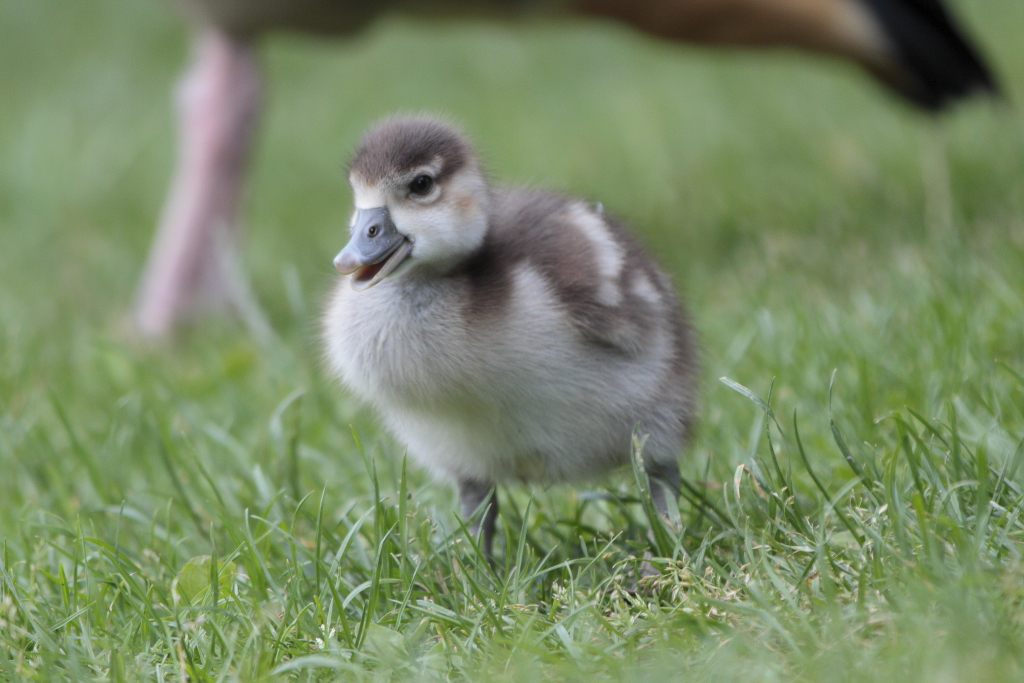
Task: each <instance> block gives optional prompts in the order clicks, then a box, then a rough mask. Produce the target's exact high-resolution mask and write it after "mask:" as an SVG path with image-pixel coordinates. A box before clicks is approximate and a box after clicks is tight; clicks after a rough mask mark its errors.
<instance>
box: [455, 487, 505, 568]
mask: <svg viewBox="0 0 1024 683" xmlns="http://www.w3.org/2000/svg"><path fill="white" fill-rule="evenodd" d="M483 505H486V506H487V509H485V510H484V511H483V512H482V513H481V514H478V515H477V516H476V517H475V518H474V517H473V515H474V513H476V512H477V511H478V510H479V509H480V508H481V506H483ZM459 506H460V508H461V510H462V518H463V519H465V520H469V519H472V520H473V521H472V523H471V524H470V525H469V531H470V533H472V534H473V535H474V536H475V535H476V534H477V533H480V532H481V529H482V534H481V543H482V544H483V551H484V556H485V557H486V558H487V559H488V561H489V560H490V559H491V558H492V557H493V553H492V551H493V547H494V528H495V523H496V522H497V519H498V490H497V489H496V488H495V486H494V484H492V483H491V482H488V481H478V480H475V479H462V480H460V481H459Z"/></svg>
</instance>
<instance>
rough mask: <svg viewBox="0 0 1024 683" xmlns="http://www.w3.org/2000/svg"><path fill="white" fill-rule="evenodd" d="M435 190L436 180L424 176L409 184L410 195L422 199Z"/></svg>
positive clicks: (417, 177)
mask: <svg viewBox="0 0 1024 683" xmlns="http://www.w3.org/2000/svg"><path fill="white" fill-rule="evenodd" d="M433 188H434V179H433V178H431V177H430V176H428V175H426V174H424V175H421V176H416V179H415V180H413V181H412V182H411V183H409V193H410V194H414V195H417V196H419V197H422V196H424V195H426V194H429V193H430V191H431V190H432V189H433Z"/></svg>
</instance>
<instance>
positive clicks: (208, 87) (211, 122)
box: [133, 29, 260, 337]
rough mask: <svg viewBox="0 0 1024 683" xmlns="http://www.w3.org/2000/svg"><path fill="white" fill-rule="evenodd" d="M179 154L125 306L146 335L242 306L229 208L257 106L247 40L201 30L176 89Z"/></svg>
mask: <svg viewBox="0 0 1024 683" xmlns="http://www.w3.org/2000/svg"><path fill="white" fill-rule="evenodd" d="M176 101H177V109H178V126H179V139H178V161H177V168H176V169H175V172H174V179H173V181H172V183H171V189H170V193H169V194H168V197H167V200H166V204H165V205H164V209H163V213H162V215H161V217H160V223H159V226H158V228H157V234H156V237H155V239H154V241H153V244H152V246H151V248H150V253H149V258H148V260H147V263H146V268H145V271H144V272H143V274H142V280H141V282H140V284H139V290H138V293H137V299H136V303H135V309H134V313H133V318H134V323H135V326H136V329H137V330H138V331H139V332H140V333H141V334H142V335H144V336H147V337H160V336H163V335H166V334H168V333H169V332H170V331H172V329H173V328H174V327H175V326H176V325H177V324H179V323H180V322H181V321H182V320H183V319H184V318H186V317H187V316H189V315H191V314H194V313H196V312H198V311H199V310H202V309H209V308H225V307H226V308H234V309H236V312H238V313H242V314H243V317H245V311H246V309H247V308H248V310H249V311H250V312H251V309H252V304H251V300H249V301H246V300H245V299H246V297H247V296H248V287H247V285H246V282H245V280H244V278H240V274H241V271H240V269H239V268H238V267H237V266H235V267H233V264H235V258H234V243H235V241H236V238H237V234H236V233H237V224H236V219H235V216H236V212H237V210H238V201H239V194H240V190H241V184H242V175H243V172H244V170H245V165H246V161H247V159H248V156H249V154H248V152H249V147H250V143H251V140H252V134H253V129H254V127H255V123H256V118H257V114H258V112H259V107H260V73H259V68H258V64H257V60H256V55H255V53H254V50H253V46H252V45H251V44H250V43H249V41H247V40H245V39H243V38H238V37H234V36H230V35H227V34H225V33H221V32H218V31H216V30H213V29H204V30H203V31H202V32H201V33H200V34H199V35H198V36H197V38H196V40H195V43H194V55H193V61H192V65H191V66H190V67H189V70H188V72H187V73H186V74H185V76H184V77H183V78H182V80H181V82H180V84H179V86H178V90H177V93H176Z"/></svg>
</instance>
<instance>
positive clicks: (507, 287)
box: [323, 117, 695, 557]
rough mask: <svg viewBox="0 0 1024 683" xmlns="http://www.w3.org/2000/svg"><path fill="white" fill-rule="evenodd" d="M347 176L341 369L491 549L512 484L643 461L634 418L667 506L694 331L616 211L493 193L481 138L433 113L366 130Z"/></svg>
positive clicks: (529, 192) (337, 309) (334, 364)
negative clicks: (447, 484)
mask: <svg viewBox="0 0 1024 683" xmlns="http://www.w3.org/2000/svg"><path fill="white" fill-rule="evenodd" d="M349 182H350V184H351V186H352V191H353V193H354V199H355V202H354V203H355V211H354V213H353V214H352V219H351V225H350V230H349V241H348V244H347V245H346V246H345V248H344V249H342V250H341V252H340V253H339V254H338V255H337V257H336V258H335V259H334V265H335V267H336V268H337V269H338V271H339V272H340V273H342V275H343V277H341V278H340V279H339V281H338V283H337V286H336V287H335V289H334V291H333V294H332V295H331V296H330V298H329V302H328V305H327V309H326V312H325V314H324V318H323V336H324V342H325V347H326V355H327V359H328V363H329V365H330V367H331V369H332V370H333V372H334V373H335V374H336V375H337V376H338V377H339V378H340V379H341V380H342V382H343V383H344V384H345V385H346V386H347V387H348V388H349V389H350V390H351V391H352V392H353V393H354V394H356V395H357V396H358V397H360V398H361V399H363V400H365V401H366V402H368V403H369V404H371V405H372V406H373V407H374V408H375V409H376V410H377V412H378V413H379V414H380V417H381V418H382V420H383V422H384V423H385V425H386V426H387V428H388V429H389V430H390V431H391V432H392V433H393V434H394V435H395V436H396V437H397V438H398V439H399V440H401V441H402V442H404V443H405V444H406V445H407V448H408V453H409V455H410V456H411V457H412V458H413V459H414V460H415V461H416V462H418V463H419V464H420V465H422V466H423V467H425V468H426V469H427V470H429V471H430V472H431V473H432V474H433V475H435V476H437V477H439V478H441V479H445V480H448V481H452V482H454V483H455V484H456V486H457V487H458V494H459V502H460V507H461V512H462V515H463V517H464V518H465V519H467V520H468V519H473V523H472V525H471V526H470V530H471V531H472V532H473V533H480V534H481V543H482V548H483V551H484V553H485V554H486V555H487V556H488V557H490V556H491V551H492V545H493V539H494V529H495V520H496V518H497V513H498V499H497V495H496V491H495V486H496V485H497V484H499V483H505V482H513V481H520V482H531V481H535V482H563V481H575V480H579V479H584V478H592V477H594V476H597V475H600V474H602V473H604V472H606V471H608V470H611V469H613V468H616V467H620V466H622V465H625V464H628V463H629V459H630V449H631V439H632V435H633V432H634V429H637V428H638V429H639V432H640V433H641V434H644V435H648V438H647V441H646V445H645V447H644V453H643V455H644V467H645V469H646V472H647V475H648V478H649V480H650V483H651V492H652V498H653V500H654V503H655V505H656V506H657V509H658V510H659V511H660V512H661V513H662V514H667V511H668V509H669V508H668V506H669V503H670V501H671V502H672V503H675V501H676V496H677V495H678V485H679V467H678V463H677V460H676V459H677V456H678V454H679V452H680V451H681V449H682V447H683V445H684V442H685V441H686V439H687V435H688V433H689V431H690V425H691V423H692V421H693V416H694V411H695V388H694V385H695V360H694V356H695V352H694V342H693V334H692V332H691V330H690V328H689V326H688V325H687V323H686V320H685V317H684V315H683V312H682V311H681V309H680V306H679V304H678V302H677V300H676V297H675V295H674V293H673V289H672V286H671V284H670V282H669V279H668V278H667V277H666V275H665V274H664V273H663V272H662V271H661V270H660V269H659V268H658V266H657V265H656V264H655V263H654V261H653V260H652V259H651V257H650V256H649V255H648V254H647V253H645V251H644V250H643V249H642V248H641V247H640V245H639V244H638V243H637V242H636V240H634V239H633V238H632V237H631V236H630V235H629V234H628V233H627V232H626V231H625V230H624V229H623V227H622V226H621V225H620V224H619V223H618V222H616V221H615V220H614V219H612V218H611V217H609V216H608V215H607V214H606V213H605V212H604V211H603V209H602V207H601V205H596V206H595V205H592V204H588V203H586V202H584V201H581V200H579V199H573V198H569V197H565V196H562V195H559V194H555V193H551V192H546V191H543V190H537V189H526V188H492V187H489V185H488V182H487V178H486V176H485V174H484V172H483V171H482V169H481V165H480V162H479V161H478V160H477V157H476V155H475V154H474V151H473V149H472V148H471V146H470V144H469V143H468V142H467V141H466V139H465V138H464V137H463V136H462V135H461V134H460V133H459V132H458V131H456V130H455V129H454V128H452V127H451V126H450V125H448V124H447V123H445V122H443V121H439V120H436V119H432V118H425V117H414V118H392V119H387V120H385V121H383V122H381V123H379V124H378V125H376V126H375V127H373V128H372V129H370V130H369V131H368V132H367V133H366V134H365V135H364V137H363V139H362V141H361V143H360V144H359V146H358V148H357V150H356V152H355V155H354V156H353V158H352V161H351V163H350V166H349ZM474 513H477V514H476V516H474Z"/></svg>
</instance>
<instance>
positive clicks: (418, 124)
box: [349, 117, 473, 184]
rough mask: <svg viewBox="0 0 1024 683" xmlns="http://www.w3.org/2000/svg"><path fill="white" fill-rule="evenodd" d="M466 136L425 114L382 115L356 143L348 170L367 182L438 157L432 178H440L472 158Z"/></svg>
mask: <svg viewBox="0 0 1024 683" xmlns="http://www.w3.org/2000/svg"><path fill="white" fill-rule="evenodd" d="M472 156H473V152H472V150H471V149H470V147H469V144H468V143H467V142H466V140H465V139H464V138H463V137H462V136H461V135H460V134H459V132H458V131H456V130H455V129H454V128H452V127H451V126H450V125H448V124H447V123H444V122H443V121H439V120H437V119H431V118H426V117H409V118H406V117H402V118H390V119H385V120H384V121H382V122H380V123H379V124H377V125H376V126H374V127H373V128H371V129H370V130H369V131H367V133H366V134H365V135H363V139H362V140H361V141H360V143H359V147H358V148H357V149H356V153H355V155H354V156H353V157H352V162H351V163H350V164H349V173H351V174H355V175H357V176H359V177H360V178H361V179H362V180H363V181H365V182H367V183H371V184H376V183H379V182H380V181H382V180H384V179H386V178H390V177H393V176H395V175H399V174H402V173H406V172H408V171H410V170H412V169H414V168H416V167H417V166H425V165H427V164H429V163H431V162H433V161H434V160H435V159H440V160H441V169H440V170H439V171H438V174H437V177H436V178H435V180H444V178H446V177H447V176H450V175H451V174H453V173H455V172H456V171H458V170H459V169H460V168H462V167H463V166H465V165H466V163H467V162H468V161H469V160H470V159H471V158H472Z"/></svg>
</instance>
